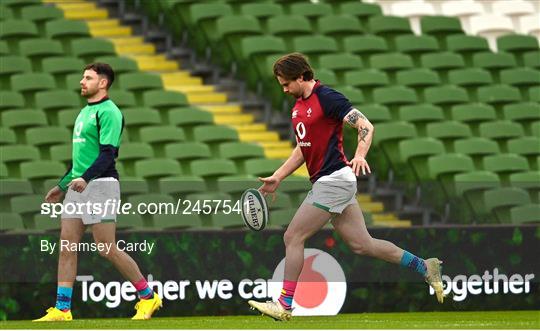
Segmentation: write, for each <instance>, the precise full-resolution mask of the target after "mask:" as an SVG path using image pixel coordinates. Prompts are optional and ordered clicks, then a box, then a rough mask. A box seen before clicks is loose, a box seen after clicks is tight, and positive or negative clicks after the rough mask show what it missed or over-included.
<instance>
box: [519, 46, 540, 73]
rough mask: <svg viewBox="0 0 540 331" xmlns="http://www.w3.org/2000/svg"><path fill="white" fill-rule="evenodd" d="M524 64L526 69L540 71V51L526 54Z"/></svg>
mask: <svg viewBox="0 0 540 331" xmlns="http://www.w3.org/2000/svg"><path fill="white" fill-rule="evenodd" d="M523 64H524V65H525V67H529V68H533V69H536V70H540V50H536V51H529V52H526V53H524V54H523Z"/></svg>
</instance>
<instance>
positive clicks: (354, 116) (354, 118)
mask: <svg viewBox="0 0 540 331" xmlns="http://www.w3.org/2000/svg"><path fill="white" fill-rule="evenodd" d="M358 119H362V120H367V118H366V117H365V116H364V114H362V113H361V112H359V111H358V110H356V109H354V110H352V111H351V113H350V114H349V116H347V122H348V123H349V124H350V125H351V126H353V127H356V123H357V122H358Z"/></svg>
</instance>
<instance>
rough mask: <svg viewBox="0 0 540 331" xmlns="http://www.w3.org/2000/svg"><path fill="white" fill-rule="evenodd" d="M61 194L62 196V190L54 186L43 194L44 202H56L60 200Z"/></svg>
mask: <svg viewBox="0 0 540 331" xmlns="http://www.w3.org/2000/svg"><path fill="white" fill-rule="evenodd" d="M63 196H64V191H62V190H61V189H60V187H58V186H55V187H53V188H52V189H50V190H49V192H48V193H47V195H46V196H45V202H48V203H57V202H60V200H61V199H62V197H63Z"/></svg>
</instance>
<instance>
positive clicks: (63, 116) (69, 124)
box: [58, 109, 80, 130]
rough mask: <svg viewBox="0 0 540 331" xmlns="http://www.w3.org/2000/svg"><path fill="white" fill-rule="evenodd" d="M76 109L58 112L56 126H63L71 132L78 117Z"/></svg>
mask: <svg viewBox="0 0 540 331" xmlns="http://www.w3.org/2000/svg"><path fill="white" fill-rule="evenodd" d="M79 113H80V111H79V110H78V109H66V110H61V111H59V112H58V126H63V127H65V128H68V129H70V130H73V127H74V126H75V120H76V119H77V116H78V115H79Z"/></svg>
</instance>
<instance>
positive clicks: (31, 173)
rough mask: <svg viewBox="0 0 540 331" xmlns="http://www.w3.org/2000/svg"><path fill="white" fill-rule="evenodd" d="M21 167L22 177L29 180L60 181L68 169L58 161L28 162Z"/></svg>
mask: <svg viewBox="0 0 540 331" xmlns="http://www.w3.org/2000/svg"><path fill="white" fill-rule="evenodd" d="M20 167H21V177H22V178H27V179H29V180H33V179H36V180H42V179H47V178H57V179H58V178H60V177H61V176H62V175H63V174H65V173H66V167H65V166H64V165H63V164H62V163H60V162H56V161H28V162H23V163H21V165H20Z"/></svg>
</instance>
